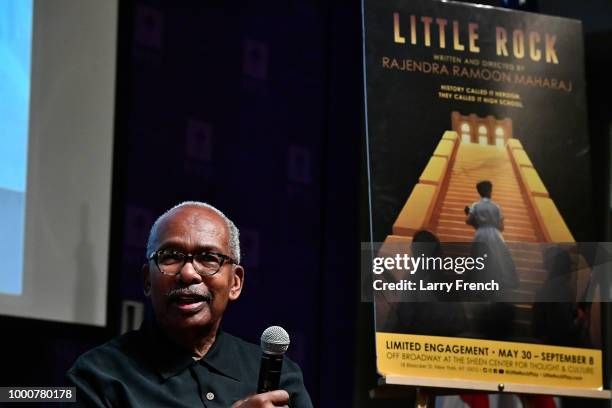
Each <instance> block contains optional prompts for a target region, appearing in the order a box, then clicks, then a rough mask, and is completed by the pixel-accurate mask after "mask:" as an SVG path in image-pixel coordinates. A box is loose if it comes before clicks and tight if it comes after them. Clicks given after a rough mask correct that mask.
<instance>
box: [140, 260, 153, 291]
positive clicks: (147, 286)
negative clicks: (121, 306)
mask: <svg viewBox="0 0 612 408" xmlns="http://www.w3.org/2000/svg"><path fill="white" fill-rule="evenodd" d="M142 279H143V286H142V291H143V292H144V294H145V296H146V297H149V295H150V294H151V270H150V269H149V264H148V263H146V264H144V265H142Z"/></svg>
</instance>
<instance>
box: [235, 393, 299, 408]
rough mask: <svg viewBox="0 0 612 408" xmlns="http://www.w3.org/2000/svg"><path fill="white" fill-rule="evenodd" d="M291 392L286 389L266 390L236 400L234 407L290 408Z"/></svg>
mask: <svg viewBox="0 0 612 408" xmlns="http://www.w3.org/2000/svg"><path fill="white" fill-rule="evenodd" d="M287 404H289V394H288V393H287V391H285V390H276V391H269V392H264V393H263V394H257V395H251V396H250V397H246V398H245V399H241V400H240V401H236V402H235V403H234V405H232V408H276V407H281V408H289V406H288V405H287Z"/></svg>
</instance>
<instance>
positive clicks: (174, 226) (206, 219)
mask: <svg viewBox="0 0 612 408" xmlns="http://www.w3.org/2000/svg"><path fill="white" fill-rule="evenodd" d="M154 234H155V235H154V240H155V241H156V242H158V243H159V242H161V241H164V240H166V239H173V238H176V237H177V236H179V237H181V236H186V235H193V236H195V237H198V238H200V239H202V240H208V239H216V240H220V241H221V242H219V243H218V244H221V245H226V244H227V240H228V235H229V234H228V230H227V225H226V223H225V221H224V220H223V218H221V217H220V216H219V215H218V214H217V213H215V212H214V211H212V210H210V209H208V208H200V207H182V208H177V209H175V210H173V211H171V212H169V213H167V214H166V215H165V216H164V217H163V218H162V219H161V220H160V222H159V224H158V226H157V228H156V230H155V231H154ZM199 244H203V245H204V244H206V245H208V244H209V243H205V242H202V243H199Z"/></svg>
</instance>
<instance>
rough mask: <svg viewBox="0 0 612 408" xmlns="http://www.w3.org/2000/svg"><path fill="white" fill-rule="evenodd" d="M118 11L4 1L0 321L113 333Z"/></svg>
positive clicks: (74, 3) (54, 1) (103, 5)
mask: <svg viewBox="0 0 612 408" xmlns="http://www.w3.org/2000/svg"><path fill="white" fill-rule="evenodd" d="M117 7H118V5H117V0H104V1H98V0H51V1H50V0H2V2H0V137H1V138H2V143H0V145H1V146H0V154H1V155H2V157H3V160H2V161H1V163H0V247H1V248H2V250H3V254H2V259H3V260H4V262H3V267H2V268H0V314H1V315H9V316H19V317H26V318H35V319H43V320H53V321H61V322H73V323H81V324H88V325H95V326H104V325H106V301H107V280H108V279H107V278H108V254H109V240H110V237H109V232H110V214H111V187H112V183H111V176H112V163H113V160H112V159H113V157H112V153H113V118H114V107H115V102H114V94H115V69H116V64H115V61H116V54H117V53H116V48H117V44H116V42H117V20H118V9H117ZM4 158H6V159H4Z"/></svg>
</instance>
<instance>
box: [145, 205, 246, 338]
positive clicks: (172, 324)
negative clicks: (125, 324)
mask: <svg viewBox="0 0 612 408" xmlns="http://www.w3.org/2000/svg"><path fill="white" fill-rule="evenodd" d="M153 243H154V246H153V249H154V250H159V249H169V250H175V251H180V252H183V253H185V254H198V253H202V252H205V251H211V252H217V253H221V254H224V255H227V256H231V255H230V251H229V232H228V230H227V225H226V224H225V222H224V221H223V219H222V218H221V217H219V216H218V215H217V214H215V213H214V212H213V211H211V210H209V209H207V208H199V207H183V208H180V209H178V210H175V211H174V212H172V213H170V214H169V215H168V216H167V217H166V218H165V219H163V220H162V222H161V224H160V225H159V228H158V229H157V231H156V233H155V236H154V238H153ZM143 272H144V285H145V292H148V293H150V296H151V302H152V304H153V310H154V312H155V317H156V318H157V321H158V323H159V326H160V327H161V328H162V329H163V330H165V331H166V332H168V333H172V332H175V331H177V330H185V329H188V330H189V329H196V330H197V329H204V330H206V331H210V330H216V329H217V327H218V325H219V323H220V322H221V317H222V316H223V312H224V311H225V308H226V306H227V304H228V302H229V301H233V300H235V299H237V298H238V296H240V291H241V290H242V283H243V278H244V271H243V269H242V267H241V266H234V265H232V264H231V263H229V262H227V263H224V264H223V266H222V267H221V269H220V270H219V272H217V273H216V274H215V275H212V276H200V275H199V274H198V273H197V272H196V271H195V269H194V268H193V264H192V263H191V262H186V263H185V265H184V266H183V268H182V269H181V270H180V273H179V274H178V275H177V276H171V275H164V274H162V273H161V271H160V270H159V269H158V267H157V265H156V264H155V262H154V261H149V263H148V264H146V265H145V266H144V267H143Z"/></svg>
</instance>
